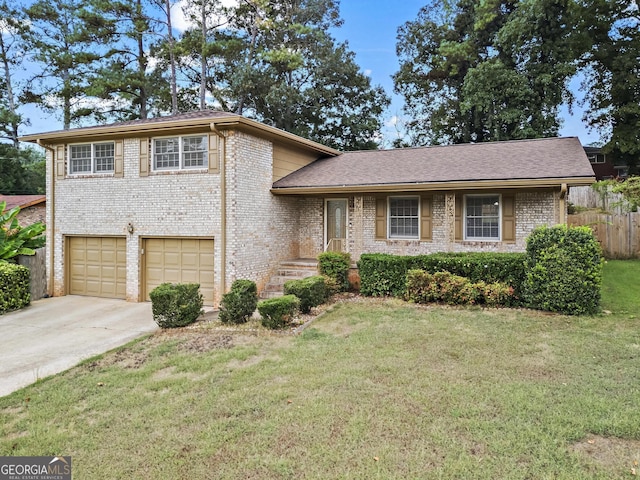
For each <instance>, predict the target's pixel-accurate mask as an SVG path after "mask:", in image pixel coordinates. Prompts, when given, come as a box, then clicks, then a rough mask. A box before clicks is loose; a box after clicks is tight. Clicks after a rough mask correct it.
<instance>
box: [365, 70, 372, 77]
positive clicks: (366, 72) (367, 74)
mask: <svg viewBox="0 0 640 480" xmlns="http://www.w3.org/2000/svg"><path fill="white" fill-rule="evenodd" d="M372 73H373V71H372V70H371V69H369V68H368V69H366V70H365V71H364V74H365V76H366V77H370V76H371V74H372Z"/></svg>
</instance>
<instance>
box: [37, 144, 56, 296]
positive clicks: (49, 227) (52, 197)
mask: <svg viewBox="0 0 640 480" xmlns="http://www.w3.org/2000/svg"><path fill="white" fill-rule="evenodd" d="M36 143H37V144H38V145H39V146H41V147H42V148H44V149H45V150H49V151H50V152H51V187H50V188H49V195H47V196H46V198H47V200H50V201H47V208H50V209H51V218H50V222H48V223H47V230H49V231H50V232H51V235H50V236H49V242H48V247H49V268H48V272H47V273H48V275H47V277H48V278H47V295H49V296H50V297H53V279H54V277H53V269H54V252H55V248H54V247H55V238H56V233H55V232H56V229H55V225H56V208H55V205H56V195H55V192H56V151H55V149H54V148H53V147H51V146H49V145H47V144H45V143H44V142H42V140H40V139H37V140H36ZM49 203H51V206H50V207H49Z"/></svg>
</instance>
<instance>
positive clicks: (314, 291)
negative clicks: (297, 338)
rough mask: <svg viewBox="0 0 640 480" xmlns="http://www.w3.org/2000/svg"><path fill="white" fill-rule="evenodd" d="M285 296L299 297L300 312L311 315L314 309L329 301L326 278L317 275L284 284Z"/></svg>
mask: <svg viewBox="0 0 640 480" xmlns="http://www.w3.org/2000/svg"><path fill="white" fill-rule="evenodd" d="M284 294H285V295H295V296H296V297H298V298H299V299H300V311H301V312H302V313H309V311H310V310H311V308H312V307H316V306H318V305H320V304H321V303H323V302H324V301H325V300H326V299H327V289H326V287H325V283H324V277H321V276H319V275H315V276H313V277H306V278H301V279H300V280H289V281H287V282H285V284H284Z"/></svg>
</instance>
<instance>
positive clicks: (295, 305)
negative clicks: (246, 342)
mask: <svg viewBox="0 0 640 480" xmlns="http://www.w3.org/2000/svg"><path fill="white" fill-rule="evenodd" d="M299 308H300V299H299V298H298V297H296V296H295V295H284V296H282V297H276V298H269V299H267V300H261V301H260V302H258V312H259V313H260V316H261V317H262V325H263V326H265V327H267V328H271V329H273V330H276V329H280V328H285V327H287V326H288V325H290V324H291V322H292V321H293V319H294V318H295V315H296V313H297V312H298V310H299Z"/></svg>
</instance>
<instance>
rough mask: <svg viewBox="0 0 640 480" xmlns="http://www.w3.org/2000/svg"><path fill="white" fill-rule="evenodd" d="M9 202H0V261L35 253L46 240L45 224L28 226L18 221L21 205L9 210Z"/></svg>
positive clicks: (39, 223)
mask: <svg viewBox="0 0 640 480" xmlns="http://www.w3.org/2000/svg"><path fill="white" fill-rule="evenodd" d="M6 208H7V202H4V201H3V202H0V261H8V260H11V259H13V258H15V257H17V256H18V255H34V254H35V253H36V252H35V250H36V249H37V248H40V247H43V246H44V244H45V241H46V238H45V236H44V235H43V233H44V230H45V225H44V224H43V223H42V222H36V223H34V224H32V225H29V226H28V227H21V226H20V224H19V223H18V213H20V207H15V208H12V209H11V210H9V211H7V210H6Z"/></svg>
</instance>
